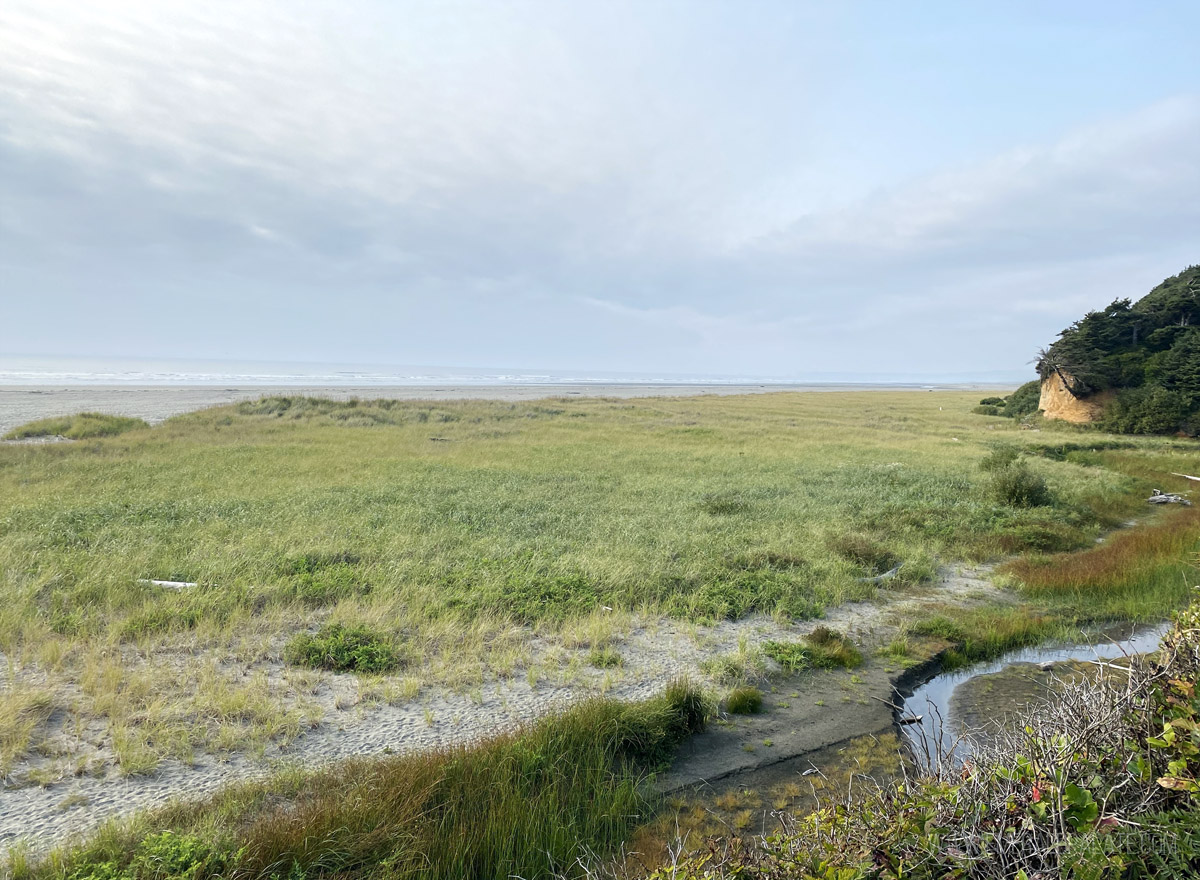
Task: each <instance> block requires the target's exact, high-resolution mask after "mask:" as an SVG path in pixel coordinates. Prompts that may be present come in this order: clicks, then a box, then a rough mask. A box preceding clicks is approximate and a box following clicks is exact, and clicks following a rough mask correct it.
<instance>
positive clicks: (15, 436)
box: [0, 412, 150, 440]
mask: <svg viewBox="0 0 1200 880" xmlns="http://www.w3.org/2000/svg"><path fill="white" fill-rule="evenodd" d="M148 427H150V426H149V425H147V424H146V423H145V422H144V421H142V420H141V419H133V418H129V417H127V416H112V415H106V414H104V413H94V412H86V413H79V414H77V415H73V416H55V417H53V418H49V419H38V420H37V421H36V422H28V423H26V424H24V425H21V426H20V427H17V428H13V429H12V430H11V431H9V432H8V433H7V434H5V435H4V436H3V438H0V439H4V440H28V439H31V438H35V437H65V438H66V439H68V440H91V439H94V438H96V437H115V436H117V435H118V434H124V433H125V432H126V431H133V430H135V429H137V428H148Z"/></svg>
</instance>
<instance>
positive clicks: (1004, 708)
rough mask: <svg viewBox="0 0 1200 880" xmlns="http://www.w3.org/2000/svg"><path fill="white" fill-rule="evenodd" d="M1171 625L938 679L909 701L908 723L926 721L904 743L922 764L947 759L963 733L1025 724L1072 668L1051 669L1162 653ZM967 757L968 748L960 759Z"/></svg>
mask: <svg viewBox="0 0 1200 880" xmlns="http://www.w3.org/2000/svg"><path fill="white" fill-rule="evenodd" d="M1169 626H1170V624H1169V623H1166V622H1163V623H1159V624H1153V625H1150V626H1145V625H1139V626H1134V625H1124V626H1121V627H1116V628H1110V629H1107V630H1103V631H1101V632H1097V633H1094V634H1092V635H1091V637H1090V638H1087V639H1085V640H1081V641H1080V642H1078V643H1075V644H1069V645H1063V644H1058V645H1054V644H1051V645H1045V646H1042V647H1036V648H1021V649H1019V650H1016V651H1011V652H1009V653H1008V654H1005V655H1003V656H1002V657H1000V658H999V659H997V660H993V661H991V662H988V663H977V664H975V665H974V666H968V667H965V668H963V669H957V670H955V671H953V672H946V673H943V674H941V675H938V676H935V677H934V678H933V679H931V680H930V681H928V682H926V683H925V684H923V685H921V686H920V687H919V688H917V689H916V690H915V691H914V692H913V694H912V696H910V697H909V698H908V699H906V700H905V701H904V704H903V715H904V716H905V717H915V716H921V723H920V724H911V725H905V726H904V727H903V728H902V729H903V730H904V734H905V737H906V738H907V740H908V742H909V743H910V744H911V745H912V747H913V751H914V753H915V754H916V756H917V759H918V760H919V761H923V760H925V757H926V749H927V748H928V749H929V750H930V751H933V750H938V751H939V752H940V753H941V754H945V752H946V751H947V750H948V748H949V747H950V746H951V745H952V744H954V742H955V741H956V740H958V739H959V737H961V736H962V735H963V734H964V733H972V734H979V733H982V734H984V735H986V733H987V730H988V728H989V727H994V726H996V725H997V724H1000V723H1003V722H1005V720H1006V719H1010V718H1016V719H1020V717H1021V715H1022V714H1023V713H1025V712H1027V711H1028V710H1029V707H1030V706H1031V705H1033V704H1035V703H1036V702H1037V701H1038V700H1039V699H1041V698H1043V697H1045V696H1046V694H1047V688H1048V687H1050V686H1051V684H1052V682H1053V680H1054V679H1055V678H1056V677H1057V678H1062V677H1063V675H1064V673H1066V672H1069V668H1067V667H1063V666H1059V667H1057V668H1055V669H1053V670H1050V669H1044V668H1042V667H1048V666H1050V665H1051V664H1069V663H1083V664H1086V663H1088V662H1093V661H1096V660H1116V659H1118V658H1121V657H1127V656H1131V655H1133V654H1146V653H1149V652H1151V651H1154V650H1157V648H1158V645H1159V642H1160V641H1161V640H1162V637H1163V635H1164V634H1165V633H1166V631H1167V629H1168V628H1169ZM966 754H967V751H966V750H965V748H964V746H963V745H959V746H958V747H957V748H956V755H957V756H959V757H963V756H965V755H966Z"/></svg>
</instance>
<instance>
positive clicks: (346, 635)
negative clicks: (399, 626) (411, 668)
mask: <svg viewBox="0 0 1200 880" xmlns="http://www.w3.org/2000/svg"><path fill="white" fill-rule="evenodd" d="M284 658H285V659H286V660H287V661H288V662H289V663H292V664H294V665H296V666H309V667H311V668H313V669H328V670H330V671H332V672H366V673H372V672H375V673H379V672H394V671H395V670H397V669H399V668H400V667H401V666H402V665H403V657H402V656H401V654H400V652H399V651H398V650H397V649H396V647H395V645H393V644H392V643H391V641H390V640H389V639H388V638H387V637H386V636H383V635H380V634H379V633H377V632H374V631H372V630H370V629H368V628H366V627H364V626H352V627H346V626H342V625H341V624H340V623H331V624H327V625H326V626H323V627H321V629H320V630H318V631H317V632H316V633H312V634H310V633H298V634H297V635H295V636H294V637H293V638H292V639H291V641H289V642H288V645H287V649H286V651H285V652H284Z"/></svg>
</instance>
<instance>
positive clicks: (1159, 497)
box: [1146, 489, 1192, 507]
mask: <svg viewBox="0 0 1200 880" xmlns="http://www.w3.org/2000/svg"><path fill="white" fill-rule="evenodd" d="M1146 503H1148V504H1182V505H1183V506H1185V507H1191V506H1192V502H1190V501H1188V500H1187V499H1186V498H1184V497H1183V496H1182V495H1176V494H1174V493H1173V492H1164V491H1162V490H1161V489H1155V490H1154V494H1153V495H1151V496H1150V497H1149V498H1147V499H1146Z"/></svg>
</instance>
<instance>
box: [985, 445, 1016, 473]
mask: <svg viewBox="0 0 1200 880" xmlns="http://www.w3.org/2000/svg"><path fill="white" fill-rule="evenodd" d="M1020 457H1021V450H1020V449H1018V448H1017V447H1016V446H997V447H995V448H994V449H992V451H991V452H989V453H988V454H987V455H985V456H984V457H983V459H982V460H981V461H980V462H979V469H980V470H981V471H999V470H1003V469H1004V468H1006V467H1008V466H1009V465H1011V464H1014V463H1015V462H1016V460H1017V459H1018V458H1020Z"/></svg>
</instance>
